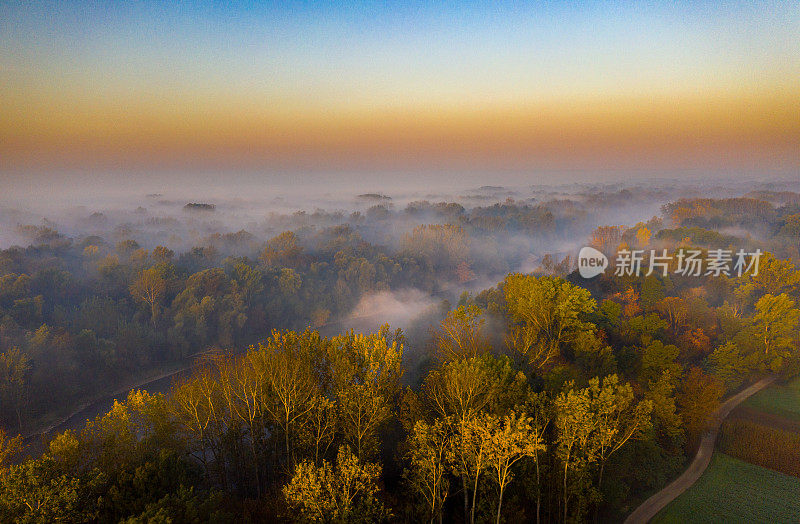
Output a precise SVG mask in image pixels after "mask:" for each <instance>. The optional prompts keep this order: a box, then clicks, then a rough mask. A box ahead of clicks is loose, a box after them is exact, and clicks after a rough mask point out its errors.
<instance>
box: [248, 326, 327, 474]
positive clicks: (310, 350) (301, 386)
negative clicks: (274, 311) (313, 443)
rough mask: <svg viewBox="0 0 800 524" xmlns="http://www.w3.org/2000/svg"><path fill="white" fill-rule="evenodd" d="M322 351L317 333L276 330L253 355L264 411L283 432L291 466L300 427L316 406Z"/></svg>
mask: <svg viewBox="0 0 800 524" xmlns="http://www.w3.org/2000/svg"><path fill="white" fill-rule="evenodd" d="M322 350H323V342H322V339H321V338H320V336H319V333H317V332H314V331H306V332H304V333H301V334H298V333H296V332H293V331H284V332H279V331H273V333H272V337H271V338H270V339H269V340H268V341H267V343H266V345H263V344H260V345H259V348H258V351H257V352H254V353H253V355H252V357H251V360H252V365H253V366H254V368H255V369H256V372H257V373H260V374H262V376H263V378H262V380H263V381H264V388H265V398H264V399H263V409H264V412H265V414H266V415H267V416H268V417H269V418H270V420H272V421H273V422H274V423H275V424H276V427H277V428H279V429H280V431H281V433H282V434H283V440H284V453H285V457H286V463H287V464H289V465H291V463H292V449H293V445H292V440H293V439H294V438H295V436H296V433H297V432H298V431H299V430H298V429H297V428H298V427H299V426H300V425H301V424H302V423H303V422H304V421H305V417H306V415H307V414H308V413H309V412H310V411H312V410H313V409H314V407H315V399H316V398H317V395H318V392H319V382H318V380H317V377H316V375H315V372H314V359H315V357H319V355H320V352H321V351H322Z"/></svg>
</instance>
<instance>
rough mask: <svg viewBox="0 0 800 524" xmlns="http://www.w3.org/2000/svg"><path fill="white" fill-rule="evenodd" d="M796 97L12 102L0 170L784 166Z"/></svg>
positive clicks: (794, 126)
mask: <svg viewBox="0 0 800 524" xmlns="http://www.w3.org/2000/svg"><path fill="white" fill-rule="evenodd" d="M798 100H800V90H799V91H797V92H786V91H781V90H772V91H765V92H760V93H742V94H737V93H724V94H721V95H716V96H714V95H694V96H668V95H661V96H657V97H656V96H653V97H648V98H645V97H639V98H635V97H622V96H618V97H615V98H614V97H604V98H600V97H596V98H590V97H585V98H582V99H579V98H576V99H573V100H570V99H562V100H549V101H547V102H539V103H517V104H495V105H488V104H484V105H482V106H478V107H456V106H452V107H431V106H428V107H407V108H379V109H372V108H363V109H359V108H353V107H300V106H295V107H285V106H284V107H283V108H280V107H278V108H274V109H273V108H268V107H259V106H258V105H256V104H247V103H246V102H245V103H241V102H240V103H239V104H238V105H236V104H234V103H231V102H228V103H218V104H213V102H210V101H204V102H199V103H198V101H196V100H195V101H194V102H195V103H194V104H191V103H188V102H187V103H185V104H183V105H181V104H180V103H173V104H170V103H162V102H159V101H153V100H151V101H145V100H139V101H137V102H132V103H130V104H128V105H126V104H119V103H118V104H112V103H98V102H97V101H96V100H88V101H83V102H80V101H76V102H74V103H72V104H68V105H58V104H56V103H42V101H39V102H38V103H34V102H22V101H16V104H15V105H16V107H17V111H16V112H14V111H9V110H8V108H6V110H4V113H6V117H5V118H4V121H5V122H4V126H3V128H2V129H0V157H2V160H0V165H2V167H4V168H14V169H25V168H35V167H47V166H50V165H58V166H97V167H100V166H105V165H121V166H125V165H131V166H148V165H153V166H156V165H187V164H188V165H191V164H193V163H205V164H210V165H219V166H231V167H235V166H258V165H293V166H297V167H304V168H305V167H308V168H327V167H331V168H347V167H355V166H370V167H392V168H394V167H403V168H414V167H426V166H429V165H430V166H450V167H459V166H461V165H476V164H477V165H478V166H480V167H509V168H525V167H541V166H566V167H580V166H594V165H608V166H611V167H614V166H626V165H629V164H631V163H641V162H654V163H656V164H657V165H659V166H661V165H663V166H666V167H671V166H683V165H686V164H697V163H700V164H708V165H710V166H725V165H728V164H735V165H738V164H741V162H744V163H745V164H749V163H755V164H764V163H765V167H787V166H793V165H797V163H798V161H799V160H800V153H798V151H800V104H798ZM19 108H25V110H24V111H21V110H19Z"/></svg>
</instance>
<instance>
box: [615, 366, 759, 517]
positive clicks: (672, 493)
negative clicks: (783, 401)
mask: <svg viewBox="0 0 800 524" xmlns="http://www.w3.org/2000/svg"><path fill="white" fill-rule="evenodd" d="M774 380H775V377H766V378H762V379H761V380H759V381H758V382H756V383H755V384H753V385H752V386H750V387H748V388H746V389H744V390H742V391H740V392H739V393H737V394H735V395H734V396H732V397H731V398H729V399H728V400H726V401H725V402H723V403H722V405H720V407H719V408H717V410H716V411H715V412H714V414H713V415H712V418H711V421H710V422H709V428H708V431H707V432H706V434H705V435H703V439H702V440H701V441H700V447H699V448H698V449H697V454H696V455H695V457H694V460H692V463H691V464H689V467H688V468H687V469H686V471H684V472H683V473H682V474H681V476H680V477H678V478H677V479H675V480H674V481H672V483H670V484H669V485H668V486H667V487H666V488H664V489H662V490H661V491H659V492H658V493H656V494H655V495H653V496H652V497H650V498H649V499H647V500H645V501H644V502H643V503H642V505H641V506H639V507H638V508H636V509H635V510H634V511H633V513H631V514H630V515H628V518H627V519H625V524H645V523H647V522H649V521H650V519H652V518H653V517H655V516H656V514H657V513H658V512H659V511H661V510H662V509H664V507H665V506H666V505H667V504H669V503H670V502H672V501H673V500H675V499H676V498H677V497H678V496H679V495H680V494H681V493H683V492H684V491H686V490H687V489H688V488H689V487H690V486H691V485H692V484H694V483H695V482H697V479H699V478H700V476H701V475H702V474H703V472H704V471H705V470H706V468H707V467H708V464H709V463H710V462H711V455H713V454H714V444H715V443H716V441H717V434H718V433H719V427H720V426H721V425H722V421H723V420H725V417H727V416H728V414H729V413H730V412H731V411H733V408H735V407H736V406H738V405H739V404H740V403H742V402H743V401H745V400H746V399H747V398H748V397H750V396H751V395H753V394H755V393H757V392H758V391H760V390H761V389H763V388H764V387H766V386H768V385H769V384H771V383H772V382H773V381H774Z"/></svg>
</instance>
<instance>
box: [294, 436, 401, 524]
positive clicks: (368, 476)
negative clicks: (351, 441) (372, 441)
mask: <svg viewBox="0 0 800 524" xmlns="http://www.w3.org/2000/svg"><path fill="white" fill-rule="evenodd" d="M380 475H381V468H380V466H379V465H377V464H371V463H365V462H362V461H359V460H358V458H357V457H356V456H355V455H354V454H353V453H352V452H351V451H350V450H349V448H347V447H346V446H342V447H340V448H339V453H338V455H337V457H336V463H335V465H333V466H332V465H331V464H330V462H328V461H327V460H323V461H322V466H319V467H317V466H315V465H314V464H312V463H311V462H309V461H303V462H300V463H299V464H297V466H295V468H294V473H293V475H292V479H291V481H290V482H289V483H288V484H287V485H286V486H284V488H283V495H284V497H286V502H287V504H288V505H289V507H290V508H292V509H293V510H294V511H297V512H298V513H297V515H298V516H299V517H300V519H301V520H303V521H306V522H332V523H345V522H364V523H368V522H380V521H383V520H386V519H387V518H388V517H389V512H388V511H387V510H386V508H384V506H383V503H381V501H380V500H379V499H378V497H377V493H378V484H377V483H378V479H379V478H380Z"/></svg>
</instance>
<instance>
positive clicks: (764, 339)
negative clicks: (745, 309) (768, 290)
mask: <svg viewBox="0 0 800 524" xmlns="http://www.w3.org/2000/svg"><path fill="white" fill-rule="evenodd" d="M794 306H795V302H794V301H793V300H792V299H790V298H789V297H788V295H786V294H785V293H782V294H780V295H778V296H773V295H770V294H766V295H764V296H763V297H761V298H760V299H759V300H758V302H756V314H755V316H754V317H753V330H754V334H755V335H756V336H757V337H758V341H759V344H760V345H761V347H762V348H763V350H764V360H765V361H766V364H767V365H768V366H769V367H770V369H772V370H773V371H778V370H779V369H781V368H782V367H783V364H784V361H785V360H786V359H788V358H789V357H790V356H791V352H792V350H794V349H795V347H796V343H797V339H798V330H797V325H798V321H800V309H797V308H795V307H794Z"/></svg>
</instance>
